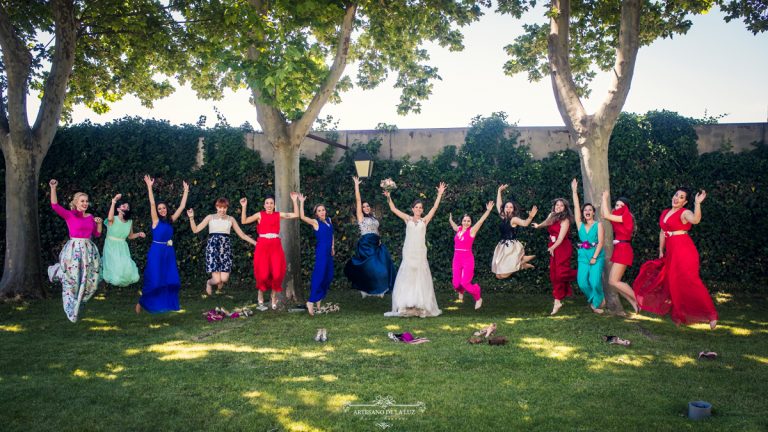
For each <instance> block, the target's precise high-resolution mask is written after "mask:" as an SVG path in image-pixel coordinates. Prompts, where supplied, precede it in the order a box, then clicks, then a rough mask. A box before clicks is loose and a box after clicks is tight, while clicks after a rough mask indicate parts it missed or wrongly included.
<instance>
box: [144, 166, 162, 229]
mask: <svg viewBox="0 0 768 432" xmlns="http://www.w3.org/2000/svg"><path fill="white" fill-rule="evenodd" d="M144 183H146V184H147V195H148V196H149V214H150V216H152V228H154V227H156V226H157V223H158V222H159V221H160V218H159V217H158V216H157V207H156V206H155V194H154V193H153V192H152V186H154V184H155V179H153V178H152V177H150V176H149V175H145V176H144Z"/></svg>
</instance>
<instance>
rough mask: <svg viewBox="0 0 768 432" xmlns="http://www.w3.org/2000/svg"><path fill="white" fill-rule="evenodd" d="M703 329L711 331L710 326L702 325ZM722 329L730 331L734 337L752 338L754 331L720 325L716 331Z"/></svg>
mask: <svg viewBox="0 0 768 432" xmlns="http://www.w3.org/2000/svg"><path fill="white" fill-rule="evenodd" d="M697 328H698V327H697ZM701 328H703V329H704V330H709V324H703V325H701ZM720 329H724V330H728V331H730V332H731V334H732V335H734V336H752V330H750V329H746V328H744V327H736V326H730V325H722V324H718V325H717V329H716V330H720Z"/></svg>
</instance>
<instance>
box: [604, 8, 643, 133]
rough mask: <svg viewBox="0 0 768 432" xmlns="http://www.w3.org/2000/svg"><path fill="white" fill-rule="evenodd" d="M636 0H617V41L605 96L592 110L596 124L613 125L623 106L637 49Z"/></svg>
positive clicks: (638, 28) (638, 39)
mask: <svg viewBox="0 0 768 432" xmlns="http://www.w3.org/2000/svg"><path fill="white" fill-rule="evenodd" d="M640 8H641V3H640V0H624V1H622V2H621V21H620V23H619V45H618V47H616V61H615V63H614V66H613V73H612V74H611V86H610V87H609V88H608V96H607V97H606V98H605V101H603V104H602V105H601V106H600V108H599V109H598V110H597V112H596V113H595V122H596V123H598V124H605V125H613V124H614V123H615V122H616V119H617V118H618V117H619V114H620V113H621V109H622V108H623V107H624V103H625V102H626V101H627V96H628V95H629V88H630V87H631V85H632V76H633V75H634V73H635V61H636V60H637V51H638V50H639V49H640Z"/></svg>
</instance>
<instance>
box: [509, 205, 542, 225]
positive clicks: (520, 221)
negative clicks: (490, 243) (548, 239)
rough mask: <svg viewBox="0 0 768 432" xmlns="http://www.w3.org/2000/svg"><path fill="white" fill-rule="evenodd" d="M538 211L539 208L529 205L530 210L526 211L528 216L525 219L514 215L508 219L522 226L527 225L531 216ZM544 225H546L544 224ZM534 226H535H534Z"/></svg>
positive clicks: (511, 222) (513, 223)
mask: <svg viewBox="0 0 768 432" xmlns="http://www.w3.org/2000/svg"><path fill="white" fill-rule="evenodd" d="M538 212H539V208H538V207H536V206H533V207H531V211H529V212H528V217H527V218H525V219H520V218H519V217H517V216H515V217H513V218H512V219H510V220H509V223H510V224H512V225H513V226H514V225H517V226H523V227H527V226H528V225H530V224H531V221H532V220H533V217H534V216H536V213H538ZM545 226H546V225H545ZM534 228H535V227H534Z"/></svg>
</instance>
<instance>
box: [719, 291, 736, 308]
mask: <svg viewBox="0 0 768 432" xmlns="http://www.w3.org/2000/svg"><path fill="white" fill-rule="evenodd" d="M731 301H733V294H731V293H724V292H718V293H717V294H715V303H717V304H719V305H721V304H726V303H729V302H731Z"/></svg>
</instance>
